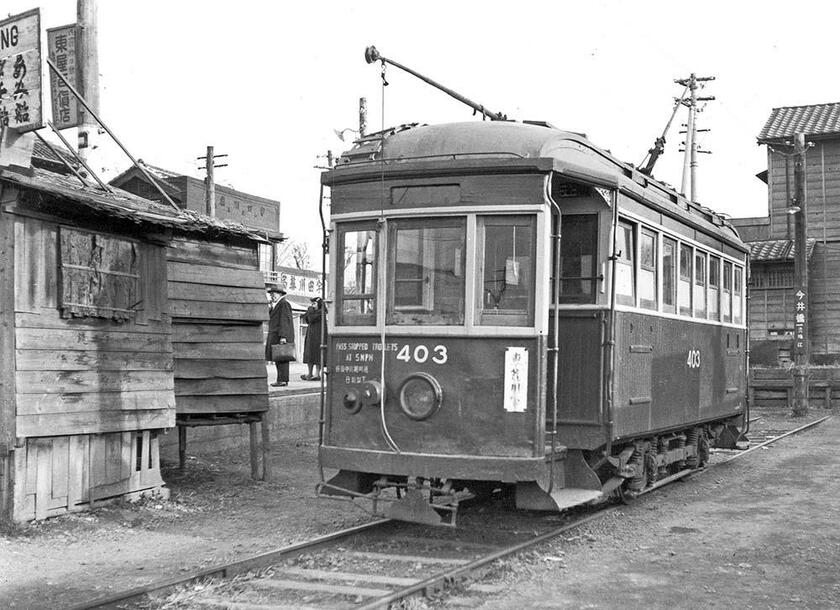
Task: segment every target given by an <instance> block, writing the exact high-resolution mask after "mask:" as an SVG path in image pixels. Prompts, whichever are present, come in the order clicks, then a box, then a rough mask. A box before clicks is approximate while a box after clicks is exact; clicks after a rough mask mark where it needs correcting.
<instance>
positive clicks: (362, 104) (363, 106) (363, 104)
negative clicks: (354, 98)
mask: <svg viewBox="0 0 840 610" xmlns="http://www.w3.org/2000/svg"><path fill="white" fill-rule="evenodd" d="M366 133H367V98H364V97H360V98H359V137H360V138H364V137H365V134H366Z"/></svg>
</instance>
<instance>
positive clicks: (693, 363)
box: [685, 349, 700, 369]
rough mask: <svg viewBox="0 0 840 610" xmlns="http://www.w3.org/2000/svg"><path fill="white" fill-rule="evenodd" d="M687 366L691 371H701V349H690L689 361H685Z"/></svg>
mask: <svg viewBox="0 0 840 610" xmlns="http://www.w3.org/2000/svg"><path fill="white" fill-rule="evenodd" d="M685 363H686V365H687V366H688V368H690V369H699V368H700V350H699V349H690V350H688V359H687V360H686V361H685Z"/></svg>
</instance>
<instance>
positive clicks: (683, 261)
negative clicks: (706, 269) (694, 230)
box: [677, 244, 693, 316]
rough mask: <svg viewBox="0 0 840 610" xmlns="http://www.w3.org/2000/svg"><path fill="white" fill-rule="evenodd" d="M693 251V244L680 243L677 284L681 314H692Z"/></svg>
mask: <svg viewBox="0 0 840 610" xmlns="http://www.w3.org/2000/svg"><path fill="white" fill-rule="evenodd" d="M692 262H693V252H692V248H691V246H687V245H685V244H680V279H679V283H678V286H677V303H678V304H679V308H680V314H681V315H684V316H690V315H691V284H692V282H693V268H692Z"/></svg>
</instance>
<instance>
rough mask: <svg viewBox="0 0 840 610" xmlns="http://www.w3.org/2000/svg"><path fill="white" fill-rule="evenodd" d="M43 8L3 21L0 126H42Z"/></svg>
mask: <svg viewBox="0 0 840 610" xmlns="http://www.w3.org/2000/svg"><path fill="white" fill-rule="evenodd" d="M41 107H42V104H41V12H40V9H37V8H36V9H33V10H31V11H27V12H25V13H21V14H20V15H14V16H12V17H9V18H8V19H3V20H2V21H0V127H11V128H13V129H16V130H17V131H19V132H24V131H32V130H35V129H40V128H41V127H43V115H42V112H41Z"/></svg>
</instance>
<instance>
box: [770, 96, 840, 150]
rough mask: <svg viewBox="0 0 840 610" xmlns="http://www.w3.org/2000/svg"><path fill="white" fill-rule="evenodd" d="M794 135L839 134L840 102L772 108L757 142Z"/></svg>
mask: <svg viewBox="0 0 840 610" xmlns="http://www.w3.org/2000/svg"><path fill="white" fill-rule="evenodd" d="M795 133H804V134H805V135H806V136H824V135H831V134H840V102H835V103H832V104H814V105H812V106H786V107H783V108H773V111H772V112H771V113H770V118H769V119H767V123H765V125H764V129H762V130H761V133H760V134H758V141H759V142H767V141H769V140H778V139H781V138H790V137H792V136H793V135H794V134H795Z"/></svg>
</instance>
